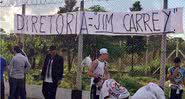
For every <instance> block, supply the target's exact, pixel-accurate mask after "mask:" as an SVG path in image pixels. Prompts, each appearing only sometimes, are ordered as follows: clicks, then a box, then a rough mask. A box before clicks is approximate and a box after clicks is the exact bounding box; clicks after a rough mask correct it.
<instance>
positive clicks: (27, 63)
mask: <svg viewBox="0 0 185 99" xmlns="http://www.w3.org/2000/svg"><path fill="white" fill-rule="evenodd" d="M25 60H26V64H25V65H26V66H25V73H27V72H28V71H29V70H30V68H31V64H30V62H29V61H28V58H27V57H25Z"/></svg>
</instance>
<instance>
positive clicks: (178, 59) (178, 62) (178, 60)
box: [173, 57, 181, 67]
mask: <svg viewBox="0 0 185 99" xmlns="http://www.w3.org/2000/svg"><path fill="white" fill-rule="evenodd" d="M173 62H174V65H175V67H179V66H180V64H181V59H180V58H179V57H176V58H175V59H174V60H173Z"/></svg>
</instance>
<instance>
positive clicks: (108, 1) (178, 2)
mask: <svg viewBox="0 0 185 99" xmlns="http://www.w3.org/2000/svg"><path fill="white" fill-rule="evenodd" d="M3 1H5V0H3ZM6 1H7V0H6ZM11 1H14V0H11ZM19 1H20V0H19ZM27 1H29V0H27ZM46 1H47V0H46ZM54 1H56V0H54ZM59 1H61V0H59ZM78 1H80V0H78ZM135 1H137V0H85V4H84V5H85V8H89V7H91V6H93V5H101V6H103V7H104V8H105V9H106V10H108V11H111V12H129V8H130V7H132V4H133V3H134V2H135ZM139 1H140V2H141V5H142V7H143V10H158V9H162V8H163V0H139ZM63 5H64V3H59V4H49V5H34V6H26V14H36V15H40V14H46V15H49V14H55V13H57V11H58V7H60V6H63ZM79 5H80V3H79V2H78V3H77V6H79ZM176 7H184V8H185V0H168V8H176ZM14 14H21V7H20V6H19V7H14V6H11V7H1V8H0V27H1V28H4V29H5V31H7V32H10V31H13V20H14ZM183 24H184V26H183V27H184V30H185V10H184V16H183ZM184 38H185V36H184Z"/></svg>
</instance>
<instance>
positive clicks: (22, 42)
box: [17, 4, 26, 50]
mask: <svg viewBox="0 0 185 99" xmlns="http://www.w3.org/2000/svg"><path fill="white" fill-rule="evenodd" d="M25 14H26V4H22V15H25ZM24 32H25V31H24V29H23V30H22V34H18V35H17V36H18V42H17V43H18V44H22V45H21V46H22V50H23V49H24Z"/></svg>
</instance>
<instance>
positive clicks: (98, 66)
mask: <svg viewBox="0 0 185 99" xmlns="http://www.w3.org/2000/svg"><path fill="white" fill-rule="evenodd" d="M108 59H109V55H108V50H107V49H106V48H102V49H100V56H99V57H98V59H96V60H94V61H93V62H92V66H91V67H90V69H89V71H88V75H89V76H90V77H92V78H91V93H90V99H99V96H100V89H99V88H98V87H97V84H98V82H100V81H102V80H106V79H108V78H110V75H109V72H108V66H107V65H108V63H107V61H108Z"/></svg>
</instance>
